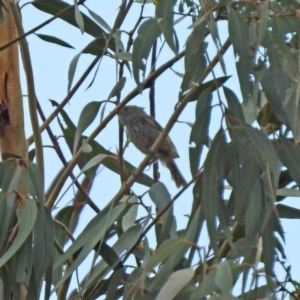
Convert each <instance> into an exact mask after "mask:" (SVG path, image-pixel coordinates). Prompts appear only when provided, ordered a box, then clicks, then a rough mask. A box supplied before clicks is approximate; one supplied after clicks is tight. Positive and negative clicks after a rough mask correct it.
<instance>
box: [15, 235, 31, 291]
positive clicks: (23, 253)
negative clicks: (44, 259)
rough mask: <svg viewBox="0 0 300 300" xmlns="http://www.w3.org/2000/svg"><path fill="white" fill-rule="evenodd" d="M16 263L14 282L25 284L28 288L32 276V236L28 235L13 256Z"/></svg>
mask: <svg viewBox="0 0 300 300" xmlns="http://www.w3.org/2000/svg"><path fill="white" fill-rule="evenodd" d="M14 256H15V257H14V258H16V259H17V261H18V263H17V264H18V265H17V276H16V282H18V283H25V284H26V285H27V286H29V280H30V276H31V274H32V258H33V255H32V234H31V233H30V234H29V235H28V237H27V239H26V240H25V242H24V243H23V245H22V246H21V247H20V249H19V250H18V251H17V253H16V254H15V255H14Z"/></svg>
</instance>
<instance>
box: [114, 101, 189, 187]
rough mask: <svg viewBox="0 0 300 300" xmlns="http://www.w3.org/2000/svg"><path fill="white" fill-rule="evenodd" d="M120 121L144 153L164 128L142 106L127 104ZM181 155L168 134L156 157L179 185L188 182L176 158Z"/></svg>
mask: <svg viewBox="0 0 300 300" xmlns="http://www.w3.org/2000/svg"><path fill="white" fill-rule="evenodd" d="M119 120H120V122H121V123H122V124H123V125H125V126H126V128H127V131H128V135H129V137H130V140H131V142H132V143H133V144H134V145H135V146H136V147H137V148H138V149H139V150H140V151H141V152H143V153H144V154H147V153H148V152H149V149H150V148H151V147H152V145H153V144H154V142H155V140H156V139H157V137H158V136H159V134H160V133H161V131H162V130H163V128H162V127H161V126H160V125H159V124H158V123H157V121H156V120H155V119H153V118H152V117H151V116H149V115H147V114H146V113H145V112H144V109H143V108H142V107H138V106H135V105H127V106H125V107H123V109H121V111H120V112H119ZM176 157H179V155H178V153H177V150H176V148H175V146H174V144H173V143H172V141H171V139H170V138H169V137H168V136H167V137H166V138H165V139H164V141H163V142H162V143H161V144H160V145H159V148H158V150H157V156H156V158H159V159H160V161H161V162H162V164H163V165H165V166H166V167H167V168H168V169H169V170H170V172H171V176H172V179H173V180H174V181H175V183H176V186H177V187H181V186H185V185H186V184H187V183H186V181H185V179H184V178H183V176H182V174H181V172H180V171H179V169H178V167H177V165H176V163H175V161H174V159H175V158H176Z"/></svg>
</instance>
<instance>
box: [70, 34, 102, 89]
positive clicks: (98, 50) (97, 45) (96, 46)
mask: <svg viewBox="0 0 300 300" xmlns="http://www.w3.org/2000/svg"><path fill="white" fill-rule="evenodd" d="M106 41H107V40H106V38H105V37H104V36H101V37H97V38H95V39H94V40H92V41H91V42H90V43H89V44H88V45H87V46H85V48H84V49H83V50H81V51H80V52H79V53H78V54H76V55H75V56H74V57H73V58H72V60H71V62H70V65H69V70H68V92H69V91H70V89H71V86H72V82H73V79H74V76H75V71H76V67H77V63H78V60H79V58H80V56H81V54H82V53H89V54H93V55H104V54H105V53H106Z"/></svg>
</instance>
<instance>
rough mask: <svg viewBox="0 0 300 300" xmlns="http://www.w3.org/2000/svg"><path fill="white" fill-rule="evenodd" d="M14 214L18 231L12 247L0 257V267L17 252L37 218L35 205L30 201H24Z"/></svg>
mask: <svg viewBox="0 0 300 300" xmlns="http://www.w3.org/2000/svg"><path fill="white" fill-rule="evenodd" d="M16 213H17V217H18V221H19V230H18V233H17V235H16V237H15V239H14V241H13V243H12V245H11V246H10V247H9V249H8V250H7V251H6V252H5V253H4V254H3V255H2V256H1V258H0V267H2V266H3V265H4V264H5V263H6V262H7V261H8V260H9V259H10V258H11V257H12V256H13V255H14V254H15V253H16V252H17V251H18V249H19V248H20V247H21V246H22V245H23V243H24V242H25V240H26V239H27V237H28V236H29V234H30V233H31V231H32V229H33V226H34V223H35V220H36V216H37V207H36V203H35V202H34V200H32V199H24V200H23V201H22V205H21V206H20V207H18V208H17V209H16Z"/></svg>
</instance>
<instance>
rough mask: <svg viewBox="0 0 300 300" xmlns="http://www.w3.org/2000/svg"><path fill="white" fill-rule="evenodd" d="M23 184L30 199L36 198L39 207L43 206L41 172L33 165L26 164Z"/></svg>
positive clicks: (30, 163)
mask: <svg viewBox="0 0 300 300" xmlns="http://www.w3.org/2000/svg"><path fill="white" fill-rule="evenodd" d="M25 183H26V188H27V189H28V192H29V193H30V195H31V196H32V197H37V199H38V200H39V203H40V205H44V190H43V184H42V181H41V172H40V170H39V168H38V166H37V165H36V164H35V163H32V162H28V163H27V168H26V171H25Z"/></svg>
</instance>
